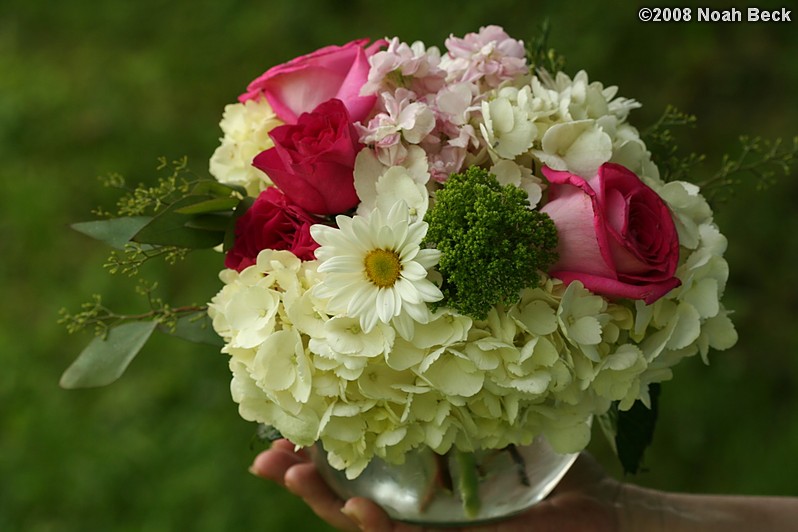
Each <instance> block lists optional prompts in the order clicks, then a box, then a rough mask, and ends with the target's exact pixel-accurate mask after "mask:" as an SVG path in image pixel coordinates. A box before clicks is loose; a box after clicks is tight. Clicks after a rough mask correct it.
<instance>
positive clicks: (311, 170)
mask: <svg viewBox="0 0 798 532" xmlns="http://www.w3.org/2000/svg"><path fill="white" fill-rule="evenodd" d="M269 136H271V138H272V140H273V141H274V147H273V148H270V149H268V150H266V151H263V152H261V153H259V154H258V155H256V156H255V159H254V160H253V161H252V164H253V165H254V166H255V167H256V168H259V169H261V170H263V171H264V172H265V173H266V175H268V176H269V178H270V179H271V180H272V182H273V183H274V184H275V185H277V187H278V188H279V189H280V190H282V191H283V193H284V194H285V195H286V196H288V198H289V199H290V200H291V201H292V202H294V203H296V204H297V205H299V206H300V207H302V208H303V209H305V210H306V211H308V212H311V213H313V214H320V215H327V214H341V213H343V212H346V211H348V210H350V209H352V208H353V207H355V206H356V205H357V204H358V203H360V200H359V199H358V197H357V193H356V192H355V178H354V167H355V156H356V155H357V153H358V152H359V151H360V149H361V147H362V146H361V145H360V143H358V141H357V138H358V136H357V132H356V131H355V128H354V127H353V126H352V123H351V121H350V120H349V114H348V113H347V111H346V107H344V104H343V103H342V102H341V100H328V101H326V102H324V103H322V104H321V105H319V106H318V107H317V108H316V109H315V110H313V112H311V113H303V114H302V115H300V116H299V119H298V120H297V123H296V124H294V125H288V124H286V125H283V126H278V127H276V128H274V129H273V130H272V131H271V132H270V133H269Z"/></svg>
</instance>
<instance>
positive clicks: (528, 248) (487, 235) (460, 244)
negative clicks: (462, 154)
mask: <svg viewBox="0 0 798 532" xmlns="http://www.w3.org/2000/svg"><path fill="white" fill-rule="evenodd" d="M424 219H425V221H426V222H427V223H429V229H428V231H427V236H426V238H425V243H426V244H427V245H428V246H431V247H435V248H437V249H438V250H440V251H441V259H440V263H439V265H438V270H439V271H440V273H441V275H442V276H443V285H442V286H441V291H442V292H443V295H444V299H443V300H442V301H440V302H439V303H437V305H439V306H448V307H451V308H453V309H455V310H457V311H458V312H460V313H462V314H466V315H469V316H471V317H473V318H476V319H484V318H485V317H486V316H487V314H488V311H489V310H490V309H491V308H492V307H494V306H495V305H496V304H498V303H505V304H511V303H514V302H516V301H517V300H518V296H519V292H520V291H521V290H522V289H523V288H525V287H529V286H534V285H537V284H538V282H539V281H540V279H539V273H538V272H539V271H540V270H544V271H545V270H546V269H547V268H548V266H549V265H551V264H552V263H553V262H554V261H555V260H556V258H557V254H556V251H555V249H556V247H557V230H556V228H555V226H554V222H552V220H551V218H549V216H548V215H547V214H545V213H542V212H540V211H537V210H532V209H530V207H529V201H528V199H527V194H526V192H524V191H523V190H521V189H520V188H518V187H516V186H514V185H506V186H502V185H501V184H499V182H498V181H497V180H496V177H495V176H493V175H491V174H489V173H488V172H487V170H484V169H482V168H477V167H470V168H468V169H467V170H466V171H465V172H464V173H461V174H453V175H452V176H451V177H450V178H449V179H448V180H447V181H446V184H445V185H444V187H443V189H441V190H439V191H438V192H437V195H436V199H435V205H434V207H432V208H431V209H430V210H429V211H428V212H427V215H426V216H425V218H424Z"/></svg>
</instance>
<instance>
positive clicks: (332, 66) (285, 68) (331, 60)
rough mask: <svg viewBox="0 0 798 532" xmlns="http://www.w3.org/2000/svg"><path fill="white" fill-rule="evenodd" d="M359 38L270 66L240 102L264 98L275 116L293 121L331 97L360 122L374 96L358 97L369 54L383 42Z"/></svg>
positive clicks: (364, 80)
mask: <svg viewBox="0 0 798 532" xmlns="http://www.w3.org/2000/svg"><path fill="white" fill-rule="evenodd" d="M367 44H368V39H359V40H357V41H352V42H350V43H347V44H345V45H343V46H326V47H324V48H321V49H320V50H316V51H315V52H313V53H310V54H308V55H303V56H301V57H297V58H296V59H293V60H291V61H289V62H287V63H284V64H282V65H278V66H275V67H272V68H270V69H269V70H267V71H266V72H265V73H264V74H262V75H261V76H260V77H259V78H257V79H255V80H254V81H253V82H252V83H250V84H249V86H248V87H247V92H246V93H244V94H242V95H241V96H239V98H238V99H239V101H241V102H244V101H246V100H252V99H256V98H258V97H259V96H260V95H261V94H262V95H263V96H265V97H266V100H267V101H268V102H269V105H271V106H272V109H274V112H275V114H276V115H277V117H278V118H279V119H280V120H282V121H283V122H285V123H286V124H294V123H296V120H297V117H298V116H299V115H301V114H302V113H306V112H308V111H312V110H313V109H315V108H316V107H317V106H318V105H319V104H320V103H323V102H326V101H327V100H329V99H331V98H337V99H339V100H341V101H342V102H344V105H345V106H346V108H347V110H348V111H349V115H350V116H351V118H352V120H355V121H361V120H363V119H364V118H366V116H367V115H368V114H369V112H371V109H372V108H373V107H374V102H375V101H376V96H374V95H372V96H360V89H361V88H362V87H363V85H364V84H365V83H366V81H367V80H368V76H369V68H370V65H369V57H371V56H372V55H374V54H375V53H377V51H379V49H380V48H381V47H382V46H384V45H385V44H386V43H385V41H384V40H379V41H376V42H374V43H372V44H371V46H368V47H367V46H366V45H367Z"/></svg>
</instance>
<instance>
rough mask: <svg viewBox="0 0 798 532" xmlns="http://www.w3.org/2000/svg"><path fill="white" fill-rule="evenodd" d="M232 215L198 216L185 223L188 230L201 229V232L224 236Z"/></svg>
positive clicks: (213, 214)
mask: <svg viewBox="0 0 798 532" xmlns="http://www.w3.org/2000/svg"><path fill="white" fill-rule="evenodd" d="M231 218H232V213H211V214H198V215H196V216H194V217H192V218H191V219H190V220H189V221H187V222H186V225H185V226H186V227H187V228H189V229H201V230H202V231H216V232H218V233H221V234H222V235H224V233H225V231H227V227H228V226H229V225H230V220H231Z"/></svg>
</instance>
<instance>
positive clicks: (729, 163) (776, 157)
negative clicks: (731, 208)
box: [696, 136, 798, 201]
mask: <svg viewBox="0 0 798 532" xmlns="http://www.w3.org/2000/svg"><path fill="white" fill-rule="evenodd" d="M796 166H798V137H794V138H793V139H792V145H790V143H785V142H784V141H783V140H782V139H780V138H778V139H776V140H768V139H763V138H762V137H748V136H741V137H740V152H739V154H738V155H737V156H732V155H729V154H724V155H723V159H722V160H721V163H720V169H718V170H717V171H716V172H715V173H714V174H712V175H711V176H710V177H708V178H707V179H704V180H702V181H699V182H698V183H696V184H697V185H699V186H700V187H701V189H702V192H703V194H704V195H705V196H706V197H707V199H709V200H715V201H722V200H724V199H727V198H728V197H729V196H730V195H731V194H732V193H733V192H734V188H735V187H737V186H739V185H740V184H742V182H743V176H745V175H748V176H751V177H753V179H754V180H755V187H756V190H766V189H768V188H770V187H771V186H773V185H774V184H775V183H776V181H777V180H778V175H779V174H782V175H784V176H787V175H790V174H791V173H792V172H793V171H794V170H795V169H796Z"/></svg>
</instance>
